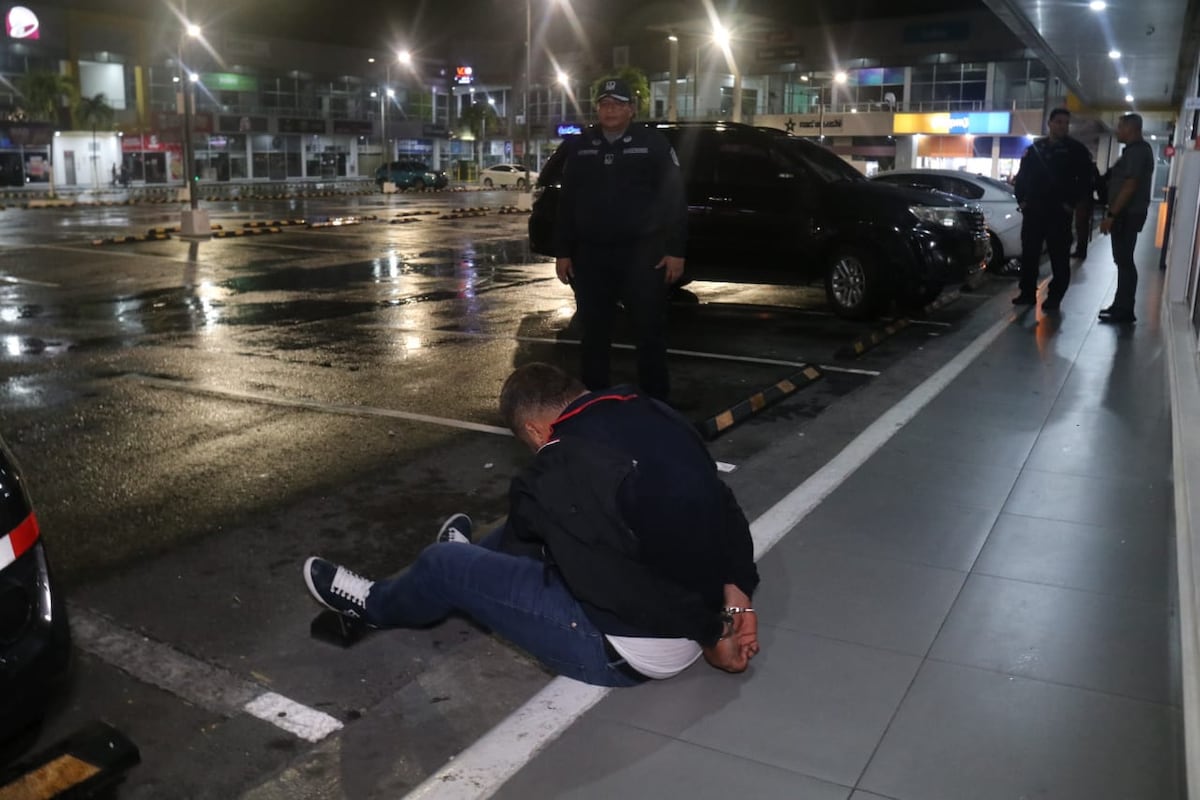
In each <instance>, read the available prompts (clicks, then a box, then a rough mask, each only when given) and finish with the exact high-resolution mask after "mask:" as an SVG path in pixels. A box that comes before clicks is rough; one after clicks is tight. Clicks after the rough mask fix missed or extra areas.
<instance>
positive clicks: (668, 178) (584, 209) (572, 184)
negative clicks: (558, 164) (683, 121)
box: [555, 125, 687, 258]
mask: <svg viewBox="0 0 1200 800" xmlns="http://www.w3.org/2000/svg"><path fill="white" fill-rule="evenodd" d="M563 147H566V148H568V150H567V156H566V164H565V165H564V168H563V184H562V191H561V193H560V195H559V205H558V224H557V225H556V226H555V233H556V236H555V240H556V243H555V255H557V256H560V257H566V258H569V257H571V256H572V255H573V254H574V252H575V250H576V248H578V247H581V246H583V247H586V246H588V245H600V246H611V245H622V244H633V243H635V242H637V241H638V240H642V239H646V238H650V237H662V238H663V239H664V245H665V246H664V252H665V253H666V254H667V255H671V256H678V257H681V258H682V257H683V255H684V246H685V244H686V237H687V202H686V199H685V197H684V193H683V180H682V176H681V175H680V171H679V160H678V158H677V157H676V156H675V151H674V150H673V149H672V148H671V144H670V142H668V141H667V139H666V137H665V136H663V135H662V134H661V133H659V132H658V131H655V130H651V129H649V128H647V127H646V126H644V125H630V126H629V128H627V129H626V131H625V132H624V133H623V134H621V135H619V136H616V137H613V139H612V141H609V139H608V137H606V136H605V134H604V132H603V131H602V130H601V129H600V127H599V126H597V125H593V126H591V127H589V128H588V129H587V130H586V131H584V133H583V134H581V135H580V136H576V137H573V138H572V139H569V140H567V141H566V142H564V143H563Z"/></svg>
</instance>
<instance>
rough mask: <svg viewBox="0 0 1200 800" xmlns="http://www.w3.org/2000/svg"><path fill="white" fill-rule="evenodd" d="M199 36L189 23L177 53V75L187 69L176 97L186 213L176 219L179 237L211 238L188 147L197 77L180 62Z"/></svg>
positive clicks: (189, 147) (184, 30) (180, 39)
mask: <svg viewBox="0 0 1200 800" xmlns="http://www.w3.org/2000/svg"><path fill="white" fill-rule="evenodd" d="M199 37H200V26H199V25H197V24H195V23H193V22H189V23H187V24H186V25H185V26H184V29H183V34H182V35H181V36H180V37H179V50H178V53H177V57H178V58H177V61H178V64H179V70H180V73H181V74H182V72H183V70H184V69H185V68H186V69H188V72H187V76H188V80H187V84H186V85H185V86H181V87H180V94H181V95H182V97H183V169H182V174H181V177H182V178H183V183H184V186H186V187H187V192H188V210H186V211H184V212H183V213H182V215H181V217H180V220H179V233H180V235H181V236H191V237H204V238H208V237H209V236H211V235H212V230H211V229H210V228H209V223H208V212H207V211H201V210H200V192H199V191H198V190H199V176H198V175H196V155H195V150H194V147H193V144H192V116H193V114H194V113H195V106H196V83H197V82H199V80H200V76H199V75H197V74H196V73H195V72H193V71H192V70H191V69H190V68H187V67H185V64H186V63H187V62H186V61H185V60H184V56H185V55H189V52H188V50H189V48H188V45H189V44H190V42H191V40H192V39H198V38H199Z"/></svg>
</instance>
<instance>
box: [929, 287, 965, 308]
mask: <svg viewBox="0 0 1200 800" xmlns="http://www.w3.org/2000/svg"><path fill="white" fill-rule="evenodd" d="M960 297H962V292H961V291H960V290H958V289H955V290H954V291H952V292H942V293H941V294H939V295H938V296H937V297H936V298H934V301H933V302H932V303H930V304H929V305H927V306H925V308H923V309H922V312H923V313H925V314H932V313H933V312H934V311H937V310H938V309H939V308H945V307H946V306H948V305H950V304H951V303H953V302H955V301H956V300H958V299H959V298H960Z"/></svg>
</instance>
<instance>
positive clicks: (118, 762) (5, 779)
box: [0, 722, 142, 800]
mask: <svg viewBox="0 0 1200 800" xmlns="http://www.w3.org/2000/svg"><path fill="white" fill-rule="evenodd" d="M141 760H142V756H141V753H139V752H138V748H137V745H135V744H134V743H133V742H131V741H130V740H129V739H128V738H126V737H125V735H124V734H122V733H121V732H120V731H118V730H117V729H116V728H114V727H112V726H111V725H107V724H105V723H103V722H92V723H89V724H88V725H86V726H85V727H83V728H81V729H80V730H79V731H77V732H75V733H73V734H72V735H71V736H69V737H67V738H66V739H64V740H62V741H61V742H58V743H57V744H54V745H52V746H51V747H49V748H47V749H46V750H43V751H42V752H40V753H38V754H36V755H34V756H31V757H30V758H28V759H26V760H23V761H20V762H18V763H16V764H13V765H12V766H9V767H5V768H3V769H0V800H49V798H52V797H68V796H69V797H96V796H98V795H100V794H102V793H103V792H105V791H107V790H108V789H111V788H112V787H113V786H114V785H115V784H116V783H117V782H118V781H120V780H121V779H122V777H123V775H124V773H125V772H126V771H128V770H129V769H131V768H133V767H135V766H137V764H138V763H139V762H140V761H141Z"/></svg>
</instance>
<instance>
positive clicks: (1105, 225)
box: [1100, 217, 1113, 234]
mask: <svg viewBox="0 0 1200 800" xmlns="http://www.w3.org/2000/svg"><path fill="white" fill-rule="evenodd" d="M1112 224H1113V221H1112V217H1105V218H1104V219H1102V220H1100V232H1101V233H1105V234H1107V233H1109V232H1111V231H1112Z"/></svg>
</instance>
